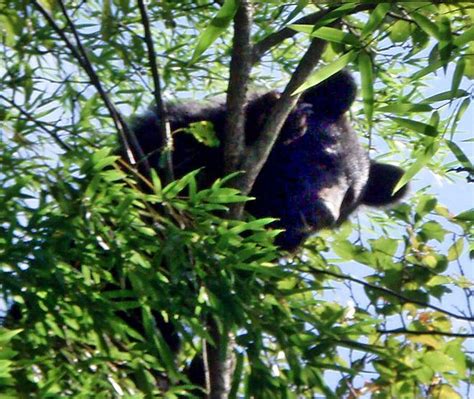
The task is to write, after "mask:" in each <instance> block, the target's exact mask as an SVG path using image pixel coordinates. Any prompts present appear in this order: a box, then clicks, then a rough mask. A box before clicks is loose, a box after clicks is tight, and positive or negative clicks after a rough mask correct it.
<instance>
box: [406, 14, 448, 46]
mask: <svg viewBox="0 0 474 399" xmlns="http://www.w3.org/2000/svg"><path fill="white" fill-rule="evenodd" d="M410 15H411V17H412V19H413V20H414V21H415V22H416V23H417V25H418V26H419V27H420V28H421V29H423V30H424V31H425V32H426V33H427V34H428V35H430V36H431V37H434V38H435V39H437V40H441V35H440V32H439V28H438V26H437V25H436V24H435V23H434V22H433V21H431V20H430V19H429V18H427V17H425V16H424V15H421V14H419V13H417V12H415V13H414V12H412V13H411V14H410Z"/></svg>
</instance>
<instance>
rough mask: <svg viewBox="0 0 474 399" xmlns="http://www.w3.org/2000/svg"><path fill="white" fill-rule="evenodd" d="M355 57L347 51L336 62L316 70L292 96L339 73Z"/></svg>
mask: <svg viewBox="0 0 474 399" xmlns="http://www.w3.org/2000/svg"><path fill="white" fill-rule="evenodd" d="M356 55H357V53H356V52H355V51H349V52H348V53H346V54H344V55H343V56H341V57H340V58H339V59H338V60H336V61H334V62H332V63H330V64H329V65H325V66H324V67H322V68H320V69H318V70H317V71H316V72H315V73H313V74H312V75H311V76H310V77H309V78H308V79H307V81H306V83H304V84H303V85H301V86H300V87H299V88H298V89H297V90H296V91H295V92H294V93H293V94H297V93H301V92H303V91H305V90H306V89H309V88H310V87H313V86H316V85H317V84H319V83H321V82H322V81H323V80H326V79H327V78H329V77H331V76H332V75H334V74H336V73H337V72H339V71H341V70H342V69H343V68H344V67H345V66H346V65H347V64H349V62H351V61H352V60H353V59H354V58H355V57H356Z"/></svg>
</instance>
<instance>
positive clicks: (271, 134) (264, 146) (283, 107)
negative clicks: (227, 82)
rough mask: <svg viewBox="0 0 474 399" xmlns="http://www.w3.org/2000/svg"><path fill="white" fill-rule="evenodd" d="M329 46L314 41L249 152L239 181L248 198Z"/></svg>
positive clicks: (239, 186) (319, 41)
mask: <svg viewBox="0 0 474 399" xmlns="http://www.w3.org/2000/svg"><path fill="white" fill-rule="evenodd" d="M325 46H326V42H324V41H322V40H320V39H314V40H313V41H312V42H311V45H310V46H309V48H308V50H307V51H306V53H305V55H304V56H303V58H302V59H301V61H300V63H299V64H298V66H297V67H296V70H295V72H294V73H293V75H292V76H291V79H290V81H289V82H288V84H287V86H286V88H285V90H284V91H283V93H282V95H281V97H280V99H279V100H278V101H277V103H276V104H275V106H274V107H273V109H272V111H271V113H270V115H269V117H268V119H267V121H266V123H265V125H264V127H263V130H262V131H261V132H260V136H259V138H258V140H257V141H256V142H255V143H254V144H252V146H250V147H249V148H248V149H247V154H246V156H245V158H244V160H243V162H242V165H241V168H240V169H242V170H244V171H245V172H246V173H245V174H244V175H242V176H241V177H240V178H239V180H238V184H237V187H238V188H239V189H240V190H241V191H242V193H243V194H244V195H247V194H248V193H249V192H250V190H251V189H252V186H253V184H254V182H255V179H256V178H257V176H258V174H259V173H260V170H261V169H262V167H263V165H264V164H265V162H266V160H267V158H268V155H269V154H270V151H271V149H272V147H273V144H274V143H275V141H276V139H277V137H278V135H279V134H280V130H281V128H282V127H283V124H284V123H285V121H286V118H287V117H288V115H289V114H290V112H291V111H292V109H293V108H294V107H295V105H296V103H297V102H298V100H299V98H300V96H301V94H293V93H294V91H295V90H296V89H297V88H298V87H300V86H301V85H302V84H303V83H304V82H305V81H306V79H307V78H308V76H309V75H310V74H311V72H312V71H313V69H314V68H315V67H316V65H317V64H318V63H319V60H320V59H321V55H322V53H323V51H324V48H325Z"/></svg>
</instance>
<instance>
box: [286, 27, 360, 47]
mask: <svg viewBox="0 0 474 399" xmlns="http://www.w3.org/2000/svg"><path fill="white" fill-rule="evenodd" d="M288 27H289V28H291V29H293V30H296V31H298V32H304V33H307V34H309V35H310V36H311V37H317V38H319V39H323V40H327V41H329V42H335V43H346V44H350V45H352V46H361V43H360V41H359V39H358V38H357V36H355V35H353V34H352V33H347V32H343V31H342V30H339V29H335V28H329V27H327V26H323V27H322V28H319V29H317V30H314V28H313V25H298V24H295V25H289V26H288Z"/></svg>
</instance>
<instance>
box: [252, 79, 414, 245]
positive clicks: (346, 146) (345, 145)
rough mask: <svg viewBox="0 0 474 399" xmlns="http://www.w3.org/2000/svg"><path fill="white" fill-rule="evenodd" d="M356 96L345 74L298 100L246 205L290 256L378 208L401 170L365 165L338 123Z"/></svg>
mask: <svg viewBox="0 0 474 399" xmlns="http://www.w3.org/2000/svg"><path fill="white" fill-rule="evenodd" d="M355 96H356V85H355V82H354V80H353V78H352V76H351V75H350V74H349V73H347V72H341V73H339V74H336V75H334V76H333V77H331V78H329V79H328V80H326V81H324V82H322V83H321V84H320V85H318V86H316V87H314V88H311V89H309V90H308V91H307V92H305V93H304V94H303V95H302V97H301V99H300V101H299V103H298V104H297V106H296V108H295V109H294V110H293V111H292V112H291V114H290V115H289V117H288V119H287V121H286V123H285V126H284V127H283V129H282V132H281V134H280V137H279V139H278V141H277V143H276V144H275V146H274V148H273V150H272V152H271V154H270V156H269V158H268V161H267V163H266V164H265V166H264V168H263V170H262V172H261V174H260V176H259V177H258V179H257V181H256V183H255V186H254V189H253V191H252V196H254V197H255V201H252V203H249V205H248V209H249V211H250V212H251V213H252V214H254V215H255V216H257V217H263V216H271V217H276V218H279V219H280V221H279V222H277V223H276V224H275V227H279V228H283V229H285V232H283V233H282V234H280V235H279V236H278V238H277V243H278V245H279V246H280V247H282V248H284V249H289V250H292V249H294V248H296V247H297V246H298V245H299V244H301V243H302V242H303V241H304V240H305V239H306V238H307V237H308V236H309V235H310V234H312V233H314V232H315V231H317V230H320V229H321V228H325V227H333V226H338V225H339V224H341V223H342V222H343V221H344V220H346V219H347V218H348V216H349V215H350V214H351V213H352V212H353V211H354V210H355V209H356V208H357V207H358V206H359V205H360V204H363V205H369V206H379V207H380V206H385V205H389V204H392V203H394V202H396V201H398V200H399V199H400V198H401V197H402V196H403V195H404V194H405V192H406V190H407V187H406V186H405V187H403V188H402V189H401V190H399V191H398V192H396V193H393V189H394V188H395V185H396V184H397V183H398V181H399V180H400V178H401V176H402V175H403V170H402V169H400V168H398V167H396V166H392V165H388V164H382V163H378V162H374V161H371V160H370V159H369V156H368V153H367V151H366V150H365V149H364V148H363V147H362V146H361V145H360V143H359V141H358V137H357V135H356V133H355V132H354V130H353V129H352V128H351V126H350V123H349V121H348V119H347V116H346V115H345V113H346V111H347V110H348V109H349V107H350V106H351V104H352V103H353V101H354V99H355Z"/></svg>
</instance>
